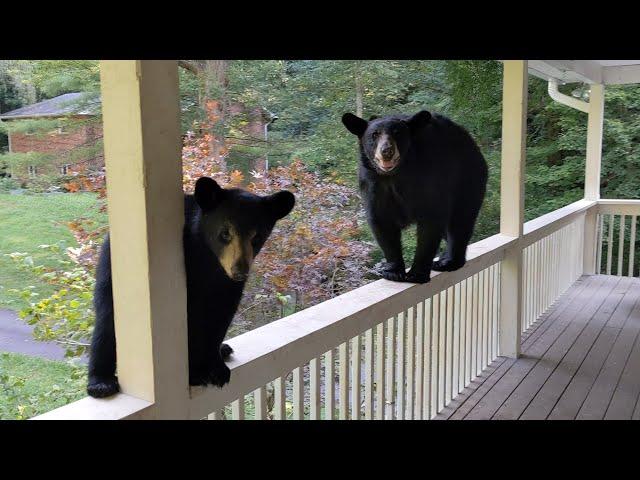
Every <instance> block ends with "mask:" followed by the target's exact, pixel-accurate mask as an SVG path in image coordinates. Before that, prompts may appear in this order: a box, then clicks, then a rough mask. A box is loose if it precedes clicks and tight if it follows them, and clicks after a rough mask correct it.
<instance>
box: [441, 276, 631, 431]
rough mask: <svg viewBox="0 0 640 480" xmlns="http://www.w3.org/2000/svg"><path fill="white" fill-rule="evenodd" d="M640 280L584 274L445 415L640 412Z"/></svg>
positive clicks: (617, 415)
mask: <svg viewBox="0 0 640 480" xmlns="http://www.w3.org/2000/svg"><path fill="white" fill-rule="evenodd" d="M639 332H640V279H638V278H629V277H617V276H608V275H591V276H583V277H581V278H580V279H579V280H578V281H577V282H576V283H575V284H574V285H573V286H572V287H571V288H570V289H569V290H568V291H567V292H566V293H565V294H564V295H563V296H562V297H560V298H559V299H558V300H557V301H556V302H555V304H554V305H552V306H551V307H550V308H549V310H548V311H547V312H546V313H545V314H544V315H542V317H541V318H540V319H538V321H537V322H536V323H535V324H534V325H532V327H531V328H530V329H529V330H528V331H527V332H525V334H523V338H522V342H523V344H522V356H521V358H519V359H518V360H513V359H508V358H502V357H501V358H498V359H497V360H496V361H494V362H493V363H492V364H491V365H490V366H489V367H488V368H487V369H486V370H485V371H484V372H483V373H482V375H481V376H480V377H479V378H477V379H476V380H475V381H473V382H472V383H471V384H470V385H469V387H467V388H466V389H465V390H464V391H463V392H462V393H461V394H460V395H458V396H457V397H456V398H455V399H453V401H452V402H451V403H450V404H449V405H448V406H447V407H446V408H445V409H444V410H443V411H442V412H441V413H440V414H439V415H438V416H437V417H436V419H440V420H446V419H449V420H460V419H464V420H488V419H494V420H515V419H521V420H542V419H549V420H571V419H578V420H587V419H591V420H596V419H607V420H609V419H634V420H638V419H640V402H639V400H638V398H639V395H640V335H639Z"/></svg>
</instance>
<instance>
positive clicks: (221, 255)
mask: <svg viewBox="0 0 640 480" xmlns="http://www.w3.org/2000/svg"><path fill="white" fill-rule="evenodd" d="M294 203H295V198H294V196H293V194H292V193H291V192H288V191H285V190H283V191H280V192H278V193H275V194H273V195H269V196H265V197H260V196H258V195H254V194H252V193H249V192H246V191H243V190H239V189H222V188H220V187H219V186H218V184H217V183H216V182H215V181H214V180H213V179H211V178H207V177H203V178H200V179H198V181H197V182H196V186H195V194H194V195H185V205H184V207H185V208H184V212H185V224H184V229H183V244H184V257H185V269H186V277H187V317H188V320H187V323H188V337H189V383H190V385H207V384H213V385H216V386H219V387H222V386H223V385H224V384H226V383H228V382H229V378H230V376H231V372H230V370H229V367H227V366H226V365H225V363H224V360H225V359H226V358H227V357H228V356H229V355H230V354H231V353H232V352H233V351H232V350H231V347H229V346H228V345H226V344H224V343H222V341H223V340H224V337H225V335H226V333H227V329H228V328H229V325H230V324H231V320H232V319H233V316H234V315H235V313H236V310H237V308H238V304H239V303H240V297H241V296H242V291H243V289H244V285H245V281H246V280H247V277H248V275H249V270H250V268H251V264H252V262H253V259H254V258H255V256H256V255H258V253H259V252H260V249H261V248H262V246H263V245H264V242H265V241H266V240H267V238H268V237H269V235H270V234H271V231H272V229H273V227H274V226H275V223H276V222H277V221H278V220H279V219H281V218H283V217H285V216H286V215H288V214H289V212H290V211H291V209H292V208H293V206H294ZM94 304H95V309H96V324H95V329H94V332H93V338H92V341H91V354H90V358H89V382H88V385H87V392H88V393H89V395H91V396H92V397H108V396H110V395H113V394H114V393H116V392H118V391H119V388H120V387H119V385H118V379H117V377H116V339H115V331H114V323H113V293H112V285H111V253H110V247H109V238H108V237H107V239H106V240H105V242H104V245H103V247H102V251H101V253H100V259H99V261H98V267H97V271H96V288H95V294H94Z"/></svg>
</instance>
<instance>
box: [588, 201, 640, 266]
mask: <svg viewBox="0 0 640 480" xmlns="http://www.w3.org/2000/svg"><path fill="white" fill-rule="evenodd" d="M599 204H600V205H599V209H598V218H597V226H598V230H597V239H598V242H597V253H596V272H598V273H603V274H606V275H620V276H628V277H637V276H638V273H639V268H640V267H639V265H638V261H637V260H638V252H637V248H638V245H639V244H638V242H636V240H637V234H638V230H637V218H638V215H640V201H639V200H601V201H600V202H599Z"/></svg>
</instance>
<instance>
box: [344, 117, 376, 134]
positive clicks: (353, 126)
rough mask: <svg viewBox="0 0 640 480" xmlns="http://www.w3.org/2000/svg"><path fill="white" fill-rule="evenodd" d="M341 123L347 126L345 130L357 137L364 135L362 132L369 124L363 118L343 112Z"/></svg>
mask: <svg viewBox="0 0 640 480" xmlns="http://www.w3.org/2000/svg"><path fill="white" fill-rule="evenodd" d="M342 123H343V124H344V126H345V127H347V130H349V131H350V132H351V133H353V134H354V135H356V136H358V137H361V136H362V135H364V132H365V131H366V130H367V127H368V126H369V122H367V121H366V120H365V119H364V118H360V117H357V116H356V115H354V114H353V113H345V114H344V115H342Z"/></svg>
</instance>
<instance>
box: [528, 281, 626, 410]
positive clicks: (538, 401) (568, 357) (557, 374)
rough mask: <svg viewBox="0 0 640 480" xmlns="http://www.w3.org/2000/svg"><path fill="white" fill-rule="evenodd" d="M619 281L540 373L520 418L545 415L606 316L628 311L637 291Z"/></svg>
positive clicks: (609, 316)
mask: <svg viewBox="0 0 640 480" xmlns="http://www.w3.org/2000/svg"><path fill="white" fill-rule="evenodd" d="M620 284H622V285H620ZM620 284H619V287H621V288H619V292H613V293H612V294H611V295H610V296H609V297H608V298H607V300H606V301H605V302H603V304H602V305H601V307H600V308H599V309H598V311H597V312H596V313H595V314H594V315H593V316H592V317H591V318H590V321H589V322H588V323H587V324H586V325H585V326H584V328H583V329H582V331H581V332H580V334H579V335H578V336H577V338H576V339H575V342H574V343H572V344H571V346H570V347H569V348H568V349H565V351H564V352H562V353H561V355H562V358H561V360H560V361H559V362H556V363H555V365H553V368H552V372H550V374H549V375H548V376H547V377H544V376H542V375H541V377H540V379H541V380H543V381H544V383H543V385H542V386H541V387H540V389H539V391H538V392H537V393H536V394H535V396H534V397H533V400H531V402H530V403H529V405H528V406H527V407H526V409H525V410H524V411H523V413H522V415H521V416H520V418H521V419H523V420H541V419H545V418H547V416H548V415H549V413H551V410H552V409H553V407H554V406H555V404H556V402H557V401H558V399H559V398H560V395H561V394H562V392H563V391H564V389H565V388H566V386H567V385H568V384H569V382H570V381H571V379H572V378H573V376H574V374H575V372H576V371H577V370H578V368H580V365H581V364H582V362H583V361H584V359H585V357H586V356H587V354H588V352H589V350H590V349H591V348H592V346H593V344H594V343H595V341H596V339H597V338H598V336H599V335H600V332H601V331H602V329H603V328H604V326H605V325H606V324H607V322H608V321H609V320H610V318H611V317H612V316H616V315H618V316H623V315H624V316H627V315H628V314H629V313H630V312H631V309H632V308H633V304H634V303H635V298H636V295H637V293H636V292H634V291H633V290H632V289H629V288H628V287H629V286H630V285H631V282H630V281H628V280H625V279H623V280H622V281H621V282H620ZM625 286H626V287H627V288H626V292H624V293H623V294H622V292H621V290H622V289H623V288H625ZM621 295H624V296H621ZM616 302H617V305H616ZM612 308H613V309H615V310H612ZM549 366H550V367H551V365H549Z"/></svg>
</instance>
